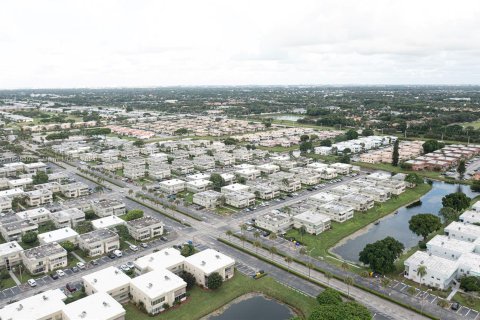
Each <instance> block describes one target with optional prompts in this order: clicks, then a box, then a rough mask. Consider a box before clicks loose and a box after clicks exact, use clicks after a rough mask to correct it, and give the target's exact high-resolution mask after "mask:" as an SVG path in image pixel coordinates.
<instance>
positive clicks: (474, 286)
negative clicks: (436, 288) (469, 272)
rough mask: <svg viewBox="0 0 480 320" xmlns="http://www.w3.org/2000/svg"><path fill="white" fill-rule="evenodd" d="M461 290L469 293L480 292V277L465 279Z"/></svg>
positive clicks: (461, 282)
mask: <svg viewBox="0 0 480 320" xmlns="http://www.w3.org/2000/svg"><path fill="white" fill-rule="evenodd" d="M460 288H462V289H463V290H465V291H467V292H469V291H480V277H478V276H467V277H463V278H462V279H461V280H460Z"/></svg>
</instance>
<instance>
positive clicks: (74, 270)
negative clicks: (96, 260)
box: [72, 267, 80, 273]
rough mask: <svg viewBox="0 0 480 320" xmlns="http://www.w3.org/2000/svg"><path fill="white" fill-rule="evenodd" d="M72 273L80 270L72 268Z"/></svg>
mask: <svg viewBox="0 0 480 320" xmlns="http://www.w3.org/2000/svg"><path fill="white" fill-rule="evenodd" d="M72 271H73V272H75V273H77V272H78V271H80V269H78V268H77V267H73V268H72Z"/></svg>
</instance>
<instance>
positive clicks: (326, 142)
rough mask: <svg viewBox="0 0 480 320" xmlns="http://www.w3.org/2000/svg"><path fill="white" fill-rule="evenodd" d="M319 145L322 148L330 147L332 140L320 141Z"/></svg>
mask: <svg viewBox="0 0 480 320" xmlns="http://www.w3.org/2000/svg"><path fill="white" fill-rule="evenodd" d="M320 145H321V146H322V147H331V146H332V140H330V139H325V140H322V141H320Z"/></svg>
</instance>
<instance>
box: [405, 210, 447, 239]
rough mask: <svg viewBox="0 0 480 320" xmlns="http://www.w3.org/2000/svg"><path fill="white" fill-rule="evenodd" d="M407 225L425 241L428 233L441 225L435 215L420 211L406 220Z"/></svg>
mask: <svg viewBox="0 0 480 320" xmlns="http://www.w3.org/2000/svg"><path fill="white" fill-rule="evenodd" d="M408 226H409V228H410V230H412V232H413V233H415V234H416V235H417V236H422V237H423V240H424V241H425V240H426V239H427V236H428V235H429V234H430V233H432V232H434V231H437V230H438V229H440V228H441V227H442V222H441V221H440V218H439V217H438V216H436V215H433V214H431V213H421V214H417V215H414V216H413V217H412V218H411V219H410V221H409V222H408Z"/></svg>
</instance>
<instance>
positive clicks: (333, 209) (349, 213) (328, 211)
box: [317, 203, 353, 222]
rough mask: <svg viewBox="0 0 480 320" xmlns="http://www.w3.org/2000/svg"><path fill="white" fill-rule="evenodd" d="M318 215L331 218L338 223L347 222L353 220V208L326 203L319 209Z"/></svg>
mask: <svg viewBox="0 0 480 320" xmlns="http://www.w3.org/2000/svg"><path fill="white" fill-rule="evenodd" d="M317 210H318V213H322V214H325V215H327V216H329V217H330V218H331V219H332V220H334V221H337V222H345V221H347V220H349V219H351V218H353V208H352V207H350V206H346V205H342V204H339V203H325V204H322V205H321V206H318V207H317Z"/></svg>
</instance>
